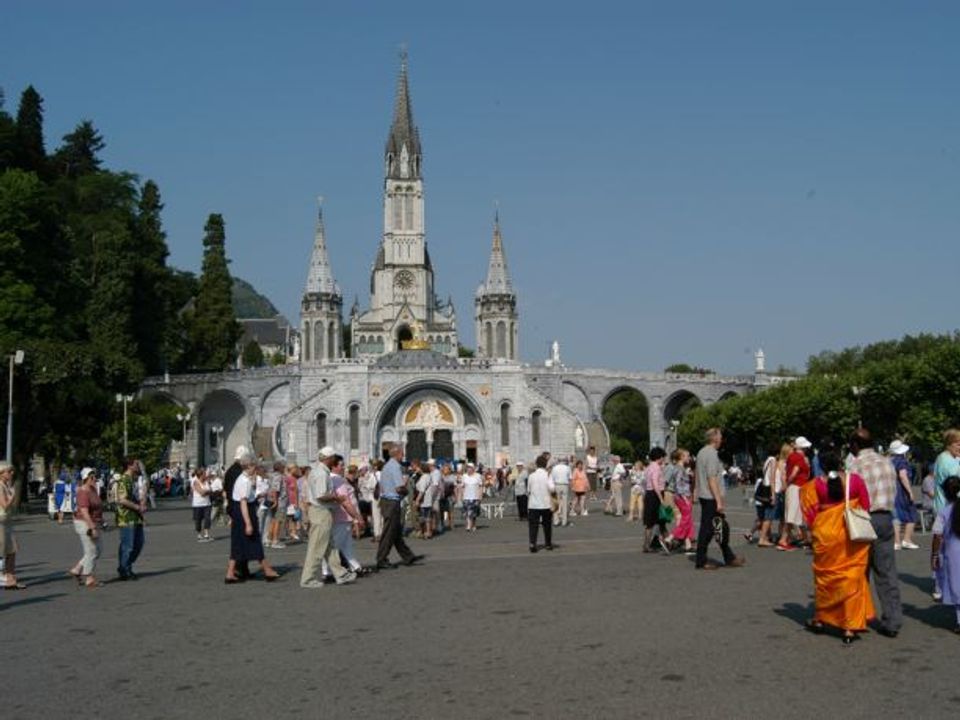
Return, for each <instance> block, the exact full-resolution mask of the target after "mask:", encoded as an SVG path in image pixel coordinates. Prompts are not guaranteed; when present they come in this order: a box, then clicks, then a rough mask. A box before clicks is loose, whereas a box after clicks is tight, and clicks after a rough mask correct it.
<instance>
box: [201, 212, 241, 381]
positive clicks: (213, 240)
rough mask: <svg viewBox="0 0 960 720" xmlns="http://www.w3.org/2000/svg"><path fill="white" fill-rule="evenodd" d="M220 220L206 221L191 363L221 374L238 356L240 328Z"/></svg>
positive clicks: (212, 218)
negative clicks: (232, 300) (220, 371)
mask: <svg viewBox="0 0 960 720" xmlns="http://www.w3.org/2000/svg"><path fill="white" fill-rule="evenodd" d="M225 246H226V232H225V230H224V226H223V217H222V216H221V215H219V214H216V213H213V214H211V215H210V217H209V218H207V224H206V225H205V226H204V237H203V269H202V272H201V274H200V287H199V290H198V291H197V297H196V303H195V305H194V309H193V313H192V317H191V318H190V320H189V322H190V346H191V348H192V356H191V358H190V361H191V363H192V364H193V365H194V367H196V368H202V369H209V370H223V369H224V368H226V367H227V366H228V365H230V363H231V362H233V360H234V359H235V358H236V356H237V340H239V339H240V333H241V329H240V325H239V323H238V322H237V319H236V316H235V315H234V312H233V304H232V303H231V289H232V287H233V281H232V279H231V277H230V269H229V267H228V266H227V253H226V247H225Z"/></svg>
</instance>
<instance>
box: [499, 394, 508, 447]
mask: <svg viewBox="0 0 960 720" xmlns="http://www.w3.org/2000/svg"><path fill="white" fill-rule="evenodd" d="M500 445H501V446H502V447H510V403H503V405H501V406H500Z"/></svg>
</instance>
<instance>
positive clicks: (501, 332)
mask: <svg viewBox="0 0 960 720" xmlns="http://www.w3.org/2000/svg"><path fill="white" fill-rule="evenodd" d="M506 356H507V324H506V323H505V322H504V321H503V320H501V321H500V322H498V323H497V357H501V358H502V357H506Z"/></svg>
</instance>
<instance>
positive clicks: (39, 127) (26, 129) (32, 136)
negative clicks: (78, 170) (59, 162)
mask: <svg viewBox="0 0 960 720" xmlns="http://www.w3.org/2000/svg"><path fill="white" fill-rule="evenodd" d="M14 162H15V163H16V165H17V167H19V168H22V169H24V170H30V171H33V172H35V173H37V174H38V175H39V176H40V177H46V175H47V151H46V148H45V146H44V142H43V98H42V97H40V93H38V92H37V91H36V90H35V89H34V87H33V85H28V86H27V89H26V90H24V91H23V93H22V94H21V95H20V106H19V108H17V130H16V151H15V161H14Z"/></svg>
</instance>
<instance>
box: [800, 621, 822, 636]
mask: <svg viewBox="0 0 960 720" xmlns="http://www.w3.org/2000/svg"><path fill="white" fill-rule="evenodd" d="M803 627H804V628H805V629H807V630H809V631H810V632H812V633H813V634H814V635H819V634H820V633H822V632H823V623H822V622H819V621H817V620H813V619H810V620H806V621H804V623H803Z"/></svg>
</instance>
